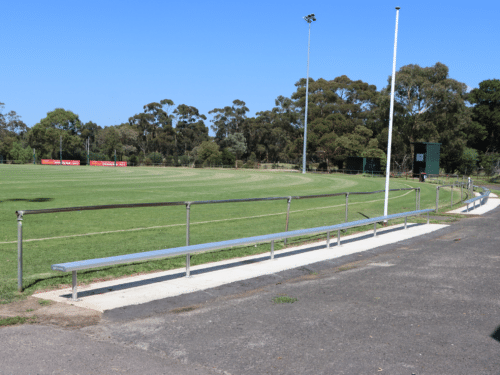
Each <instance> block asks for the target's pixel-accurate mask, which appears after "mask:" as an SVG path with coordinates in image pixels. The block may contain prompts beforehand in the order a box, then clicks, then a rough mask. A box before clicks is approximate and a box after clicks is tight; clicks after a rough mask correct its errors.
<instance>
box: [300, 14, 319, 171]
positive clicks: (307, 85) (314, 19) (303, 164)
mask: <svg viewBox="0 0 500 375" xmlns="http://www.w3.org/2000/svg"><path fill="white" fill-rule="evenodd" d="M304 19H305V20H306V22H307V23H308V24H309V39H308V41H307V78H306V117H305V121H304V152H303V155H302V173H306V144H307V104H308V103H307V101H308V94H309V50H310V49H311V23H312V21H316V17H315V16H314V13H311V14H308V15H307V16H305V17H304Z"/></svg>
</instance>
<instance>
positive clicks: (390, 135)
mask: <svg viewBox="0 0 500 375" xmlns="http://www.w3.org/2000/svg"><path fill="white" fill-rule="evenodd" d="M399 9H400V7H396V32H395V35H394V57H393V59H392V81H391V107H390V112H389V137H388V140H387V166H386V170H385V171H386V172H385V201H384V216H387V206H388V202H389V175H390V173H391V143H392V118H393V117H394V86H395V82H396V50H397V48H398V20H399ZM386 223H387V220H384V224H386Z"/></svg>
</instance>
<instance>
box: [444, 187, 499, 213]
mask: <svg viewBox="0 0 500 375" xmlns="http://www.w3.org/2000/svg"><path fill="white" fill-rule="evenodd" d="M474 194H475V195H476V196H479V195H481V194H480V193H477V192H475V193H474ZM498 206H500V199H498V196H497V195H496V194H493V193H490V195H489V198H488V201H487V202H486V204H484V205H482V206H480V205H479V202H476V207H475V208H474V204H469V211H467V206H463V207H460V208H457V209H455V210H452V211H448V212H447V213H449V214H463V215H484V214H485V213H486V212H489V211H491V210H493V209H495V208H497V207H498Z"/></svg>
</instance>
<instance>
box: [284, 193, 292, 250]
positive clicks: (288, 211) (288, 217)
mask: <svg viewBox="0 0 500 375" xmlns="http://www.w3.org/2000/svg"><path fill="white" fill-rule="evenodd" d="M291 202H292V197H288V204H287V208H286V224H285V232H288V222H289V220H290V203H291ZM286 240H287V239H286V238H285V246H286Z"/></svg>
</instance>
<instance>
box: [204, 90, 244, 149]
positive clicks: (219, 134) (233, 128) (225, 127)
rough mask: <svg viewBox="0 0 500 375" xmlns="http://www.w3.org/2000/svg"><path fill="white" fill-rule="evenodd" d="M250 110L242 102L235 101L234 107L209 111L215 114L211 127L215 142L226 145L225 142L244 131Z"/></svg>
mask: <svg viewBox="0 0 500 375" xmlns="http://www.w3.org/2000/svg"><path fill="white" fill-rule="evenodd" d="M247 112H248V108H247V107H246V104H245V102H244V101H242V100H238V99H236V100H234V101H233V105H232V106H226V107H224V108H214V109H213V110H211V111H209V112H208V113H209V114H213V115H214V116H213V118H212V120H210V121H211V122H212V125H211V126H210V127H211V128H212V130H213V131H214V133H215V141H216V142H217V144H219V145H224V140H225V139H226V138H227V137H228V136H229V135H230V134H234V133H240V132H241V131H242V127H243V123H244V121H245V120H246V118H247V117H246V113H247Z"/></svg>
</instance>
